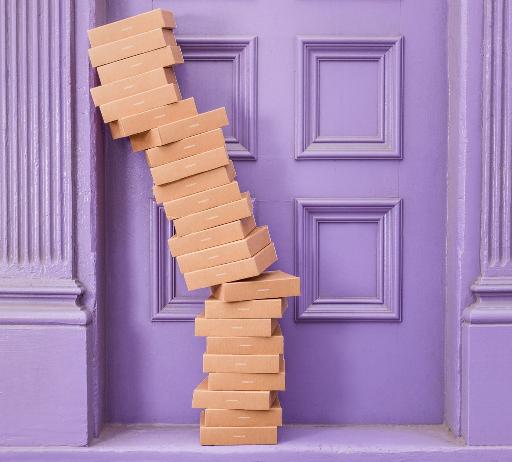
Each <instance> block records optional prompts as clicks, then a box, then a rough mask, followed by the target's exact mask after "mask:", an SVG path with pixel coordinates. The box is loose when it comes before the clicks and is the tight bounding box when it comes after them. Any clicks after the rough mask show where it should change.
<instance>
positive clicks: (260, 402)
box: [192, 378, 277, 411]
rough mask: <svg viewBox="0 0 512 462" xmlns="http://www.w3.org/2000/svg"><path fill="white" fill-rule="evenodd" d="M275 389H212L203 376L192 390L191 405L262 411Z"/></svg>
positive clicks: (271, 398) (270, 402)
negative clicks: (209, 388)
mask: <svg viewBox="0 0 512 462" xmlns="http://www.w3.org/2000/svg"><path fill="white" fill-rule="evenodd" d="M276 396H277V392H275V391H212V390H208V378H205V379H204V380H203V381H202V382H201V383H200V384H199V385H198V386H197V387H196V389H195V390H194V393H193V395H192V407H193V408H195V409H197V408H203V409H206V408H208V409H246V410H254V411H258V410H260V411H263V410H268V409H270V406H272V403H273V402H274V400H275V399H276Z"/></svg>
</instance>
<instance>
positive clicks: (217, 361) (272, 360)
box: [203, 353, 282, 389]
mask: <svg viewBox="0 0 512 462" xmlns="http://www.w3.org/2000/svg"><path fill="white" fill-rule="evenodd" d="M281 358H282V357H281V355H214V354H210V353H205V354H203V372H233V373H239V374H241V373H250V374H277V373H278V372H279V363H280V361H281ZM210 389H211V388H210Z"/></svg>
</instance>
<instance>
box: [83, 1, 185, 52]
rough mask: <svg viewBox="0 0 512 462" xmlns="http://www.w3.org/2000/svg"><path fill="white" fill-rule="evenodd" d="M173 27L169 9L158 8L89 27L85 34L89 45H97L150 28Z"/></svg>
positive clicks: (140, 32) (174, 23) (174, 24)
mask: <svg viewBox="0 0 512 462" xmlns="http://www.w3.org/2000/svg"><path fill="white" fill-rule="evenodd" d="M175 27H176V21H175V20H174V15H173V14H172V13H171V12H170V11H166V10H161V9H160V8H158V9H155V10H151V11H148V12H146V13H142V14H138V15H136V16H131V17H129V18H125V19H121V20H119V21H115V22H111V23H109V24H105V25H103V26H99V27H95V28H94V29H89V30H88V31H87V35H88V36H89V42H90V44H91V46H92V47H97V46H99V45H103V44H104V43H109V42H115V41H117V40H121V39H124V38H126V37H130V36H132V35H138V34H142V33H143V32H147V31H150V30H152V29H158V28H165V29H173V28H175Z"/></svg>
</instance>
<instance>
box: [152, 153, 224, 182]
mask: <svg viewBox="0 0 512 462" xmlns="http://www.w3.org/2000/svg"><path fill="white" fill-rule="evenodd" d="M228 164H229V156H228V151H227V150H226V147H225V146H222V147H221V148H216V149H212V150H211V151H206V152H201V153H200V154H196V155H195V156H190V157H185V158H184V159H180V160H176V161H174V162H169V163H168V164H163V165H159V166H158V167H153V168H152V169H150V171H151V176H152V177H153V183H154V184H155V185H157V186H160V185H163V184H166V183H172V182H173V181H178V180H181V179H182V178H186V177H188V176H192V175H197V174H198V173H203V172H207V171H208V170H213V169H214V168H218V167H222V166H223V165H228Z"/></svg>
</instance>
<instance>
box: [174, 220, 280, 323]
mask: <svg viewBox="0 0 512 462" xmlns="http://www.w3.org/2000/svg"><path fill="white" fill-rule="evenodd" d="M268 244H270V234H269V232H268V227H267V226H260V227H257V228H255V229H253V230H252V231H251V232H250V233H249V235H248V236H247V237H246V238H245V239H241V240H239V241H234V242H229V243H228V244H223V245H219V246H217V247H211V248H210V249H206V250H200V251H199V252H193V253H189V254H186V255H181V256H180V257H178V258H177V261H178V266H179V268H180V271H181V272H182V273H189V272H191V271H198V270H201V269H205V268H211V267H213V266H218V265H223V264H225V263H230V262H233V261H238V260H244V259H245V258H250V257H252V256H253V255H255V254H257V253H258V252H259V251H260V250H261V249H263V247H265V246H267V245H268ZM269 317H270V316H269Z"/></svg>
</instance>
